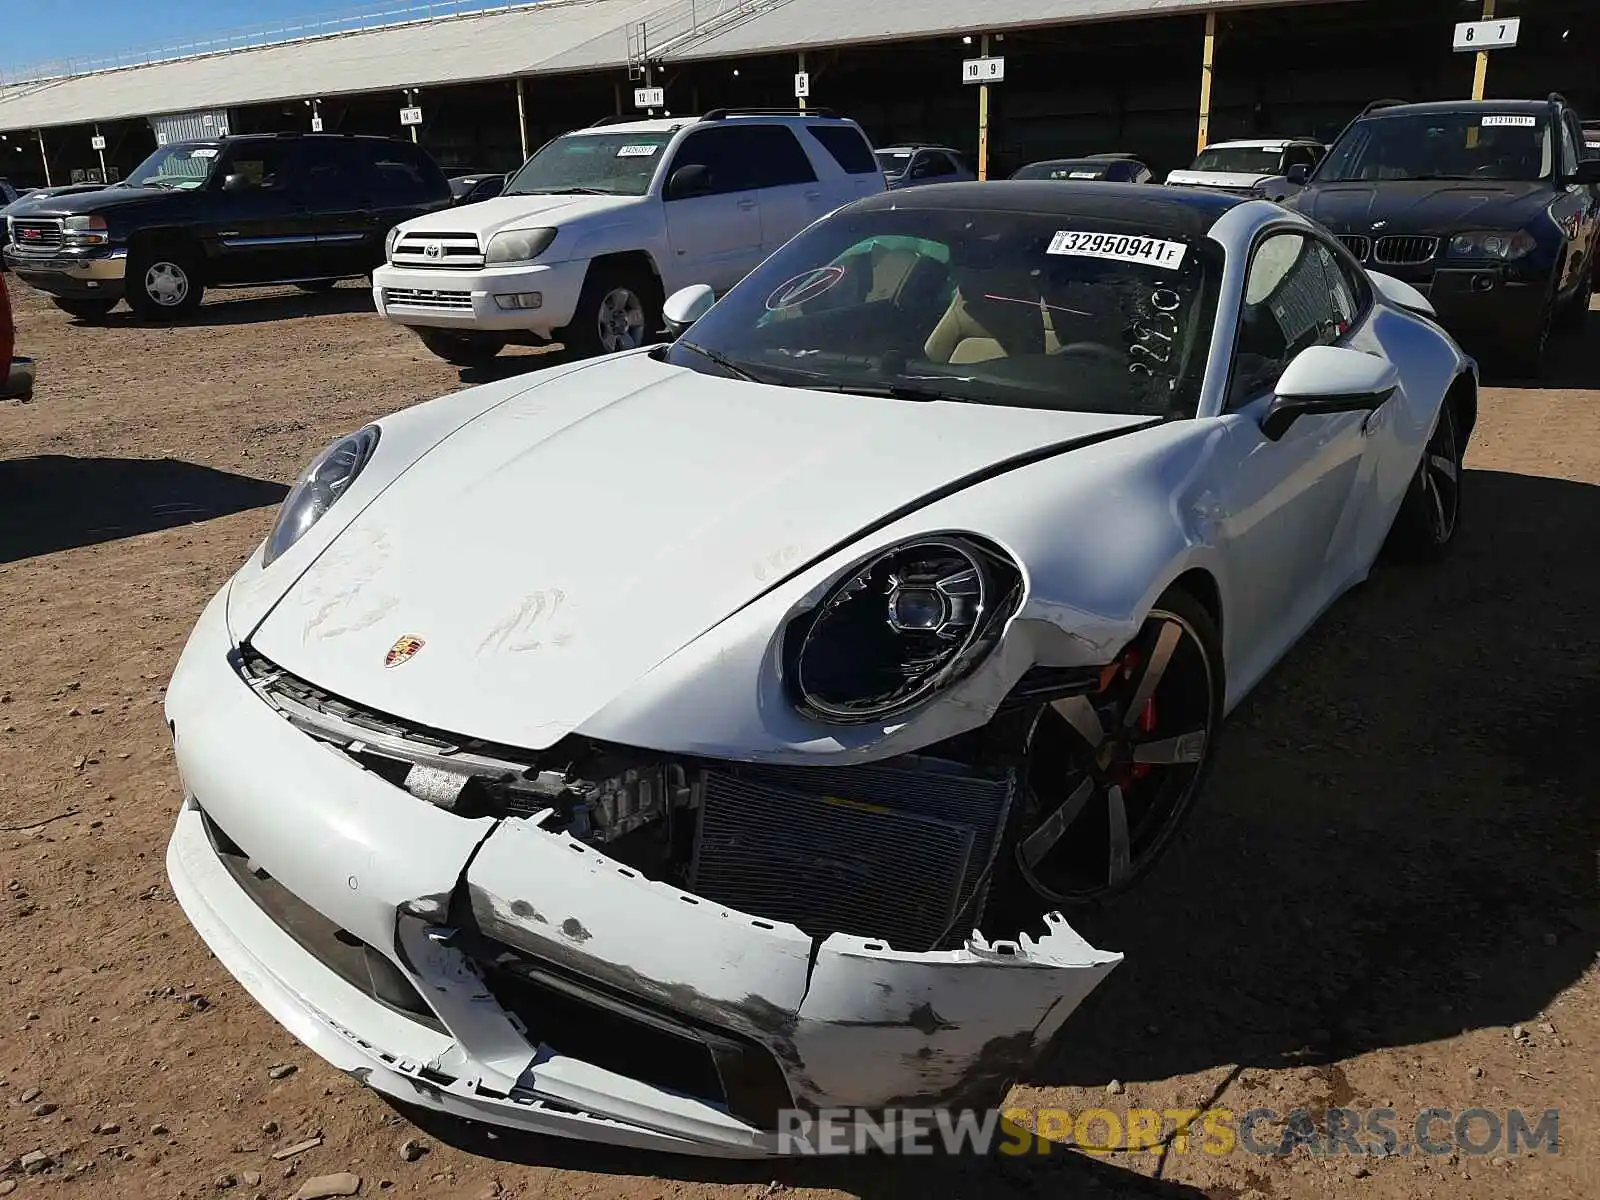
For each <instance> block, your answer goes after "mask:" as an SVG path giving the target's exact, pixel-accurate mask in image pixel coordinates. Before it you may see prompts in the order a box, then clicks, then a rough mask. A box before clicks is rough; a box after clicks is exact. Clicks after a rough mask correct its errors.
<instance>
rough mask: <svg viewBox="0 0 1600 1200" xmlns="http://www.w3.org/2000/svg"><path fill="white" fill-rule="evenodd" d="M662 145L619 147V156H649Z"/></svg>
mask: <svg viewBox="0 0 1600 1200" xmlns="http://www.w3.org/2000/svg"><path fill="white" fill-rule="evenodd" d="M659 149H661V147H660V146H621V147H618V149H617V157H618V158H649V157H650V156H651V155H653V154H654V153H655V152H656V151H657V150H659Z"/></svg>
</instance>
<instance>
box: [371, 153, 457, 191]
mask: <svg viewBox="0 0 1600 1200" xmlns="http://www.w3.org/2000/svg"><path fill="white" fill-rule="evenodd" d="M408 149H409V147H402V146H400V145H399V144H398V143H396V144H395V145H394V146H392V147H391V146H383V147H381V148H378V149H377V150H376V152H375V153H373V154H372V157H371V158H369V159H368V160H367V162H368V167H367V171H366V177H367V181H368V187H369V189H370V191H369V195H371V196H372V198H373V200H374V202H375V203H377V204H379V205H385V206H386V205H397V204H419V203H422V202H424V201H427V200H429V199H431V198H432V196H433V192H434V189H433V188H431V187H430V186H429V181H428V177H427V175H425V174H424V173H423V170H422V166H421V164H420V163H419V162H418V161H417V158H416V155H414V154H409V153H407V150H408ZM447 186H448V185H447Z"/></svg>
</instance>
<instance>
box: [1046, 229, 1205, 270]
mask: <svg viewBox="0 0 1600 1200" xmlns="http://www.w3.org/2000/svg"><path fill="white" fill-rule="evenodd" d="M1188 249H1189V247H1187V246H1185V245H1184V244H1183V243H1182V242H1166V241H1162V240H1161V239H1160V238H1148V237H1139V236H1137V235H1130V234H1124V233H1075V232H1073V231H1072V230H1070V229H1062V230H1060V231H1058V232H1057V233H1056V235H1055V237H1053V238H1051V239H1050V246H1049V249H1048V250H1046V251H1045V252H1046V253H1047V254H1065V255H1070V256H1071V257H1074V258H1109V259H1114V260H1115V261H1117V262H1131V263H1143V264H1145V265H1146V266H1151V267H1162V268H1164V269H1166V270H1168V271H1176V270H1177V269H1178V268H1179V267H1180V266H1182V265H1183V256H1184V254H1185V253H1186V252H1187V251H1188Z"/></svg>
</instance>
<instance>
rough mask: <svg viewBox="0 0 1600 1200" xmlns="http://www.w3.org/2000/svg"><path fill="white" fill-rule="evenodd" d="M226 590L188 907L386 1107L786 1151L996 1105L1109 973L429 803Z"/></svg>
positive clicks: (1100, 964) (203, 683) (211, 656)
mask: <svg viewBox="0 0 1600 1200" xmlns="http://www.w3.org/2000/svg"><path fill="white" fill-rule="evenodd" d="M231 652H232V647H231V646H230V644H229V640H228V637H227V633H226V629H225V625H224V621H223V617H222V601H221V598H220V597H219V599H218V600H217V601H214V602H213V603H212V605H211V606H210V607H209V608H208V609H207V611H206V614H205V615H204V616H203V617H202V619H201V622H200V624H199V626H198V627H197V629H196V631H195V634H194V636H193V637H192V638H191V641H190V644H189V646H188V647H187V649H186V650H185V652H184V655H183V658H182V660H181V661H180V663H179V667H178V671H177V673H176V674H175V676H174V678H173V682H172V686H171V688H170V689H169V692H168V701H167V712H168V718H169V720H170V722H171V724H172V728H173V737H174V745H175V747H176V753H177V759H178V765H179V769H180V772H181V774H182V777H183V781H184V786H185V789H186V792H187V793H188V798H187V799H186V800H185V802H184V805H183V809H182V811H181V813H180V815H179V819H178V823H177V828H176V830H175V831H174V834H173V837H172V841H171V845H170V847H169V850H168V855H167V864H168V872H169V875H170V876H171V879H172V884H173V889H174V892H175V894H176V896H177V898H178V901H179V903H180V904H181V905H182V906H183V908H184V911H185V912H186V914H187V915H188V916H189V918H190V920H191V921H192V923H193V924H194V926H195V928H196V929H197V930H198V931H199V933H200V934H201V936H202V937H203V938H204V939H205V941H206V943H207V944H208V945H209V946H210V947H211V949H212V951H213V952H214V953H215V954H216V955H217V957H218V958H219V959H220V960H221V961H222V962H223V964H224V965H225V966H226V967H227V968H228V969H229V970H230V971H231V972H232V973H233V974H234V975H235V976H236V977H237V978H238V979H239V981H240V982H241V983H242V984H243V985H244V987H245V988H246V989H247V990H248V991H249V992H250V993H251V994H252V995H253V996H254V997H255V998H256V999H257V1001H258V1002H259V1003H261V1004H262V1006H263V1007H265V1008H266V1009H267V1010H268V1011H269V1012H270V1013H271V1014H272V1015H273V1016H274V1017H275V1018H276V1019H277V1020H278V1021H279V1022H280V1023H282V1024H283V1025H284V1026H285V1027H286V1028H287V1029H289V1030H290V1032H292V1033H293V1034H294V1035H295V1036H296V1037H298V1038H299V1039H300V1040H301V1041H303V1042H305V1043H306V1045H307V1046H309V1047H310V1048H311V1049H312V1050H314V1051H315V1052H316V1053H318V1054H319V1055H321V1056H322V1057H323V1058H325V1059H327V1060H328V1061H329V1062H331V1063H333V1064H334V1065H335V1066H337V1067H339V1068H340V1069H341V1070H344V1071H346V1072H348V1073H350V1074H352V1075H354V1076H356V1077H357V1078H360V1079H362V1080H363V1081H365V1082H367V1083H368V1084H370V1085H371V1086H373V1087H375V1088H377V1089H378V1090H380V1091H382V1092H384V1093H386V1094H389V1095H391V1096H394V1097H396V1098H397V1099H401V1100H404V1101H407V1102H410V1103H415V1104H418V1105H421V1106H423V1107H427V1108H431V1109H435V1110H437V1111H441V1112H447V1113H451V1114H453V1115H456V1116H460V1117H466V1118H471V1119H475V1120H481V1121H486V1122H490V1123H494V1124H499V1125H506V1126H512V1127H516V1128H520V1129H525V1130H529V1131H533V1132H539V1133H545V1134H551V1135H556V1136H563V1137H571V1138H581V1139H586V1140H593V1141H601V1142H608V1143H613V1144H618V1145H627V1146H635V1147H640V1148H651V1149H662V1150H669V1151H677V1152H684V1153H700V1154H716V1155H729V1156H740V1157H744V1156H765V1155H769V1154H775V1153H780V1152H782V1151H783V1149H784V1139H783V1138H782V1137H781V1136H780V1133H779V1129H780V1124H781V1121H780V1115H779V1114H780V1113H782V1112H783V1111H784V1110H786V1109H793V1108H798V1109H802V1110H810V1109H817V1108H858V1109H864V1110H869V1111H880V1110H883V1109H888V1108H906V1107H974V1108H981V1107H989V1106H992V1105H994V1104H996V1103H998V1102H999V1100H1000V1099H1001V1098H1002V1095H1003V1091H1004V1089H1005V1088H1006V1087H1007V1086H1008V1084H1009V1083H1010V1082H1011V1081H1012V1079H1014V1078H1015V1077H1016V1076H1017V1075H1018V1073H1019V1072H1020V1071H1021V1070H1022V1069H1023V1068H1024V1067H1025V1066H1026V1065H1027V1064H1028V1062H1029V1061H1030V1060H1031V1059H1032V1058H1033V1057H1034V1056H1035V1055H1036V1054H1037V1052H1038V1051H1039V1049H1040V1048H1042V1046H1043V1045H1044V1043H1045V1042H1047V1041H1048V1040H1049V1039H1050V1038H1051V1037H1052V1036H1053V1035H1054V1033H1055V1032H1056V1031H1057V1030H1058V1029H1059V1028H1060V1027H1061V1024H1062V1023H1063V1022H1064V1021H1065V1020H1066V1018H1067V1016H1068V1015H1069V1014H1070V1013H1071V1012H1072V1011H1073V1009H1074V1008H1076V1007H1077V1005H1078V1004H1079V1003H1080V1002H1081V1001H1082V1000H1083V998H1084V997H1085V996H1086V995H1088V993H1089V992H1090V991H1091V990H1092V989H1093V988H1094V987H1095V986H1096V985H1097V984H1098V983H1099V982H1100V981H1101V980H1102V979H1103V978H1104V977H1105V976H1106V975H1107V974H1108V973H1109V972H1110V971H1111V970H1112V969H1113V968H1114V967H1115V965H1116V964H1117V963H1118V962H1119V961H1120V956H1119V955H1116V954H1110V953H1106V952H1103V951H1099V950H1096V949H1095V948H1094V947H1092V946H1090V945H1089V944H1088V943H1086V942H1085V941H1084V940H1083V939H1081V938H1080V937H1078V935H1077V934H1075V933H1074V932H1073V931H1072V929H1071V928H1070V927H1069V926H1068V925H1067V924H1066V922H1065V921H1064V920H1062V919H1061V918H1060V917H1058V916H1051V917H1049V918H1048V919H1047V930H1046V932H1045V934H1044V936H1042V937H1041V938H1039V939H1038V940H1033V939H1030V938H1027V937H1023V938H1021V939H1019V940H1018V941H1016V942H994V943H991V942H988V941H985V940H984V939H982V938H981V937H978V936H977V935H974V937H973V938H971V939H969V940H968V942H967V943H966V945H964V946H963V947H961V948H959V949H955V950H940V951H932V952H927V953H908V952H901V951H896V950H894V949H892V948H891V947H890V946H889V945H888V944H887V943H885V942H882V941H873V940H871V939H868V938H861V937H854V936H849V935H845V934H837V933H835V934H833V935H831V936H828V937H826V938H823V939H821V940H820V941H814V940H813V939H812V938H811V937H810V936H808V935H807V934H805V933H803V932H802V931H801V930H800V929H798V928H796V927H795V926H793V925H789V924H784V923H780V922H776V921H768V920H763V919H761V918H760V917H759V916H753V915H747V914H744V913H740V912H737V911H734V910H732V909H729V908H727V907H724V906H721V905H718V904H714V903H712V902H710V901H707V900H705V899H703V898H701V897H697V896H693V895H690V894H689V893H687V892H684V891H681V890H679V889H677V888H675V887H673V886H671V885H670V884H667V883H664V882H660V881H657V880H651V879H647V878H645V877H644V876H643V875H641V874H640V873H639V872H637V871H634V870H631V869H629V868H628V867H626V866H624V865H622V864H621V863H619V862H617V861H616V860H614V859H612V858H609V857H607V856H606V855H604V854H602V853H601V852H600V851H598V850H596V849H594V848H593V847H592V846H589V845H586V844H584V843H583V842H580V841H578V840H576V839H574V838H572V837H571V836H569V835H568V834H566V833H555V832H552V831H551V830H549V829H547V828H544V827H542V825H541V818H540V817H539V816H538V815H534V816H529V817H521V818H518V817H512V818H505V819H496V818H492V817H481V818H475V819H473V818H465V817H461V816H458V815H455V814H453V813H449V812H446V811H444V810H441V809H438V808H435V807H434V806H432V805H429V804H426V803H424V802H422V801H419V800H417V799H416V798H415V797H413V796H411V795H410V794H409V793H407V792H406V791H404V790H402V789H401V788H398V787H396V786H394V785H393V784H391V783H389V782H388V781H386V780H384V779H383V778H381V777H379V776H378V775H376V774H374V773H372V772H370V771H365V770H362V769H361V767H360V766H358V765H357V764H356V763H355V762H353V761H352V760H351V759H350V758H348V757H347V756H345V755H344V754H342V753H341V752H339V751H338V750H335V749H333V748H332V747H330V746H328V745H326V744H325V743H321V742H318V741H316V740H314V739H312V738H310V737H308V736H306V735H305V734H303V733H302V732H300V731H299V730H297V729H295V728H294V727H293V726H292V725H291V724H290V723H289V722H287V721H286V720H284V719H283V718H282V717H280V716H279V715H278V714H277V713H275V712H274V711H273V710H272V709H271V708H270V707H269V706H268V705H267V704H266V703H265V702H263V701H262V699H261V698H260V697H259V696H257V695H256V694H255V693H254V692H252V691H251V689H250V688H249V687H247V686H246V685H245V683H244V682H243V681H242V680H241V679H240V677H239V675H238V673H237V672H236V670H235V669H234V667H233V666H232V664H231V663H230V660H229V655H230V654H231Z"/></svg>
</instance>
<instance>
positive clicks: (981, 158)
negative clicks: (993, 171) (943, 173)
mask: <svg viewBox="0 0 1600 1200" xmlns="http://www.w3.org/2000/svg"><path fill="white" fill-rule="evenodd" d="M978 53H979V56H980V57H982V58H988V57H989V35H988V34H987V33H986V34H984V35H983V43H982V45H981V46H980V47H979V49H978ZM978 178H979V179H987V178H989V85H988V84H987V83H980V84H979V85H978Z"/></svg>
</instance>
